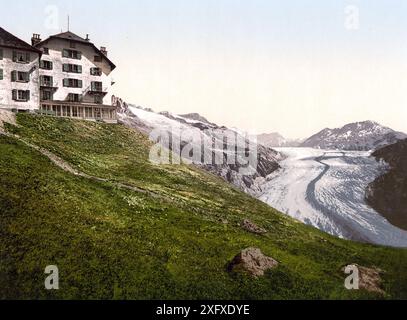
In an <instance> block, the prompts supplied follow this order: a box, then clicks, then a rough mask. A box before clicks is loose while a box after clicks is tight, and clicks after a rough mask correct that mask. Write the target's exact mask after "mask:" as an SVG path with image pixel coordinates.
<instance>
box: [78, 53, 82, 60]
mask: <svg viewBox="0 0 407 320" xmlns="http://www.w3.org/2000/svg"><path fill="white" fill-rule="evenodd" d="M78 59H79V60H81V59H82V52H80V51H78Z"/></svg>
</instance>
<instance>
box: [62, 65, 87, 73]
mask: <svg viewBox="0 0 407 320" xmlns="http://www.w3.org/2000/svg"><path fill="white" fill-rule="evenodd" d="M62 71H64V72H72V73H82V66H80V65H77V64H69V63H64V64H63V65H62Z"/></svg>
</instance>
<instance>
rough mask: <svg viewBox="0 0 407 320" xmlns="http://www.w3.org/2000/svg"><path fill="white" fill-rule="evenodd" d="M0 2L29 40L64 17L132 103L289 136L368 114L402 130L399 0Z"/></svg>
mask: <svg viewBox="0 0 407 320" xmlns="http://www.w3.org/2000/svg"><path fill="white" fill-rule="evenodd" d="M0 1H1V2H2V3H3V2H4V3H6V4H5V5H3V6H2V11H3V12H5V6H6V7H7V12H8V13H9V14H7V15H4V14H3V15H2V20H1V26H2V27H4V28H6V29H7V30H9V31H10V32H12V33H14V34H16V35H17V36H19V37H21V38H23V39H25V40H27V41H28V40H29V39H30V37H31V34H32V33H33V32H36V33H41V35H42V37H45V36H48V35H50V34H54V33H57V32H60V31H61V29H62V30H63V31H65V30H66V29H67V27H66V25H67V18H66V17H67V15H68V14H69V15H70V17H71V31H73V32H75V33H77V34H79V35H81V36H85V34H87V33H89V34H90V37H91V40H92V41H93V42H95V44H96V45H97V46H102V45H105V46H107V47H108V50H109V56H110V58H111V59H112V60H113V61H114V62H115V63H116V64H117V66H118V68H117V70H116V71H115V74H114V77H115V80H116V82H117V83H116V85H115V88H114V91H115V93H116V94H118V95H120V96H122V97H123V98H124V99H125V100H127V101H129V102H133V103H135V104H138V105H143V106H148V107H152V108H153V109H156V110H158V111H160V110H169V111H172V112H176V113H186V112H199V113H201V114H203V115H205V116H207V117H208V118H209V119H210V120H212V121H214V122H218V123H221V124H225V125H228V126H237V127H240V128H242V129H245V130H250V131H258V132H271V131H279V132H281V133H282V134H284V135H286V136H289V137H305V136H307V135H309V134H312V133H314V131H316V130H319V129H322V128H324V127H327V126H330V127H333V126H338V125H343V124H345V123H346V122H349V121H356V120H365V119H372V120H376V121H379V122H382V123H384V124H386V125H389V126H392V127H394V128H395V129H398V130H404V131H407V121H406V119H407V111H406V110H407V97H406V96H407V1H405V0H353V1H352V0H347V1H344V0H284V1H283V0H279V1H274V0H250V1H249V0H246V1H243V0H148V1H147V0H142V1H140V0H135V1H131V0H115V1H103V0H98V1H94V0H88V1H79V0H70V1H48V0H47V1H44V0H37V1H35V2H33V1H24V0H20V1H6V0H0ZM349 5H353V6H357V8H358V9H359V14H360V26H359V28H358V29H357V30H348V29H346V28H345V26H344V23H345V19H346V14H345V8H346V7H347V6H349ZM50 6H51V7H50ZM52 6H55V8H57V9H58V23H57V25H55V26H56V27H57V28H51V29H50V28H49V26H48V27H47V23H48V22H49V16H47V12H49V11H48V10H50V8H51V9H52V8H53V7H52ZM14 13H16V14H14ZM17 13H18V14H17ZM48 25H49V23H48Z"/></svg>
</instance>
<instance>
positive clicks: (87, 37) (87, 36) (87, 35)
mask: <svg viewBox="0 0 407 320" xmlns="http://www.w3.org/2000/svg"><path fill="white" fill-rule="evenodd" d="M85 40H86V41H88V42H89V41H90V39H89V34H88V33H87V34H86V39H85Z"/></svg>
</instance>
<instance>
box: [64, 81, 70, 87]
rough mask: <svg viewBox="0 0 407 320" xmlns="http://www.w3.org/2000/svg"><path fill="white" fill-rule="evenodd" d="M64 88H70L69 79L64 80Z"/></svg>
mask: <svg viewBox="0 0 407 320" xmlns="http://www.w3.org/2000/svg"><path fill="white" fill-rule="evenodd" d="M64 87H69V79H64Z"/></svg>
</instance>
